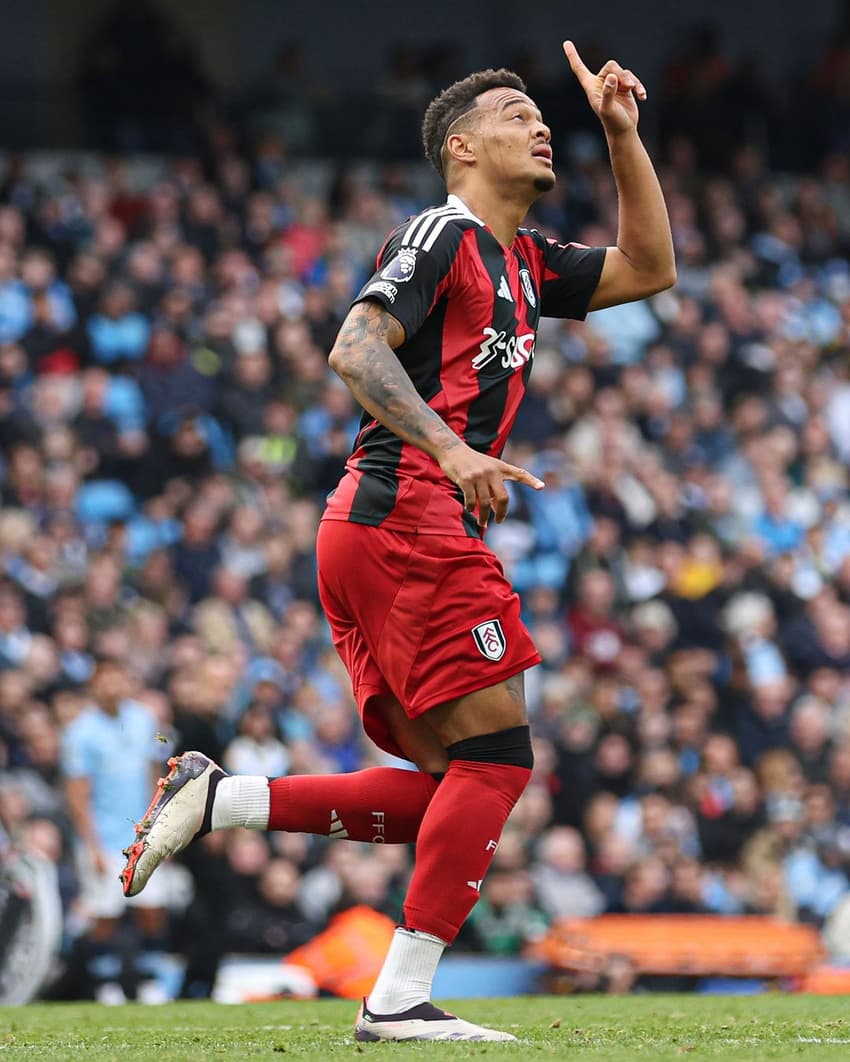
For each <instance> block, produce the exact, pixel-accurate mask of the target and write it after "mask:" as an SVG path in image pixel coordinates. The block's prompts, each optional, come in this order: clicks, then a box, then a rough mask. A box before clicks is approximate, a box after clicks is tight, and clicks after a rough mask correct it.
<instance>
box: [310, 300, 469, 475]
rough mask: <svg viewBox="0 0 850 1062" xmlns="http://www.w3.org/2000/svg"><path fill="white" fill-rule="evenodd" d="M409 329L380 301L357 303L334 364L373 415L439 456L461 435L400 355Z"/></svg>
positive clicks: (336, 347)
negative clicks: (416, 382)
mask: <svg viewBox="0 0 850 1062" xmlns="http://www.w3.org/2000/svg"><path fill="white" fill-rule="evenodd" d="M403 342H404V329H403V328H402V326H401V325H400V324H399V322H398V321H397V320H396V319H395V318H394V317H393V316H392V314H390V313H388V312H387V311H386V310H385V309H384V308H383V307H382V306H380V305H379V304H378V303H376V302H359V303H357V304H356V305H355V306H353V307H352V309H351V311H350V312H349V314H348V316H347V317H346V319H345V321H344V322H343V325H342V328H341V329H340V331H339V335H338V336H337V338H336V342H335V343H334V347H333V350H332V351H331V356H330V365H331V368H332V369H333V370H334V371H335V372H336V373H338V375H339V376H341V377H342V379H343V380H344V381H345V383H346V384H347V385H348V388H349V390H350V391H351V393H352V394H353V395H354V397H355V398H356V399H357V401H358V402H359V403H360V404H361V406H363V408H364V409H367V410H368V411H369V412H370V413H371V414H372V416H373V417H374V418H375V419H376V420H378V421H380V423H381V424H383V425H384V426H385V427H386V428H389V429H390V431H391V432H393V433H394V434H396V435H398V436H400V438H402V439H404V440H405V442H409V443H411V444H412V445H413V446H418V447H419V448H420V449H421V450H424V451H425V452H426V453H428V454H431V456H432V457H439V455H440V454H442V453H445V452H446V451H447V450H450V449H453V448H454V447H455V446H458V445H459V444H460V439H459V438H458V437H457V435H455V433H454V432H453V431H452V430H451V428H449V427H448V425H447V424H446V423H445V421H444V420H442V418H441V417H439V416H438V415H437V414H436V413H435V412H434V410H433V409H431V408H430V406H428V405H427V403H426V402H425V401H424V400H423V399H422V397H421V396H420V395H419V394H418V393H417V391H416V388H415V387H414V386H413V382H412V380H411V379H410V377H409V376H408V375H407V373H406V372H405V370H404V367H403V366H402V364H401V362H400V361H399V360H398V358H397V357H396V354H395V350H394V348H395V347H399V346H401V344H402V343H403Z"/></svg>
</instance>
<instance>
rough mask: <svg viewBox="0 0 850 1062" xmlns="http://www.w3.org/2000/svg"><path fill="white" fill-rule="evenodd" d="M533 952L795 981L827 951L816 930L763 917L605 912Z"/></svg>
mask: <svg viewBox="0 0 850 1062" xmlns="http://www.w3.org/2000/svg"><path fill="white" fill-rule="evenodd" d="M527 954H528V956H529V957H530V958H534V959H538V960H542V961H543V962H547V963H549V965H550V966H552V967H554V968H556V969H560V970H588V969H598V968H600V966H601V965H602V964H603V963H604V962H605V960H607V959H610V958H613V957H621V958H625V959H628V960H629V961H630V962H631V963H632V964H633V966H634V969H635V971H636V972H637V973H639V974H682V975H694V976H707V975H710V974H725V975H727V976H730V977H793V976H799V975H802V974H805V973H807V972H808V971H809V970H811V969H812V967H814V966H815V964H816V963H818V962H820V961H821V960H822V959H823V957H824V949H823V945H822V944H821V940H820V937H819V935H818V933H817V930H815V929H814V927H812V926H801V925H796V924H793V923H789V922H780V921H778V920H776V919H773V918H764V917H760V916H756V915H752V916H745V917H741V918H724V917H721V916H712V915H708V916H706V915H600V916H599V917H598V918H588V919H564V920H561V921H559V922H556V923H555V924H554V925H553V926H552V927H551V928H550V930H549V932H548V933H547V934H546V936H545V937H544V938H543V939H542V940H541V941H539V942H537V943H536V944H534V945H533V946H532V947H531V949H530V950H529V951H528V952H527Z"/></svg>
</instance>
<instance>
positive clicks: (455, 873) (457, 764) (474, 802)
mask: <svg viewBox="0 0 850 1062" xmlns="http://www.w3.org/2000/svg"><path fill="white" fill-rule="evenodd" d="M425 718H427V719H428V721H429V723H430V724H431V726H432V728H433V729H434V732H435V733H436V734H437V736H438V737H439V739H440V741H441V743H443V744H444V745H445V748H446V753H447V756H448V760H449V764H448V769H447V771H446V774H445V777H444V779H443V781H442V782H441V784H440V787H439V789H438V790H437V792H436V793H435V795H434V798H433V800H432V801H431V802H430V804H429V805H428V809H427V811H426V812H425V815H424V818H423V820H422V826H421V828H420V831H419V836H418V839H417V843H416V866H415V869H414V873H413V878H412V880H411V883H410V888H409V890H408V894H407V898H406V900H405V904H404V926H403V927H400V928H399V929H397V930H396V933H395V935H394V938H393V942H392V945H391V947H390V950H389V952H388V954H387V958H386V961H385V963H384V966H383V968H382V970H381V973H380V975H379V977H378V980H377V981H376V983H375V986H374V988H373V990H372V992H371V993H370V994H369V998H368V1000H367V1004H366V1008H365V1010H364V1015H363V1018H362V1019H361V1021H360V1025H359V1029H360V1031H361V1033H363V1034H364V1036H368V1035H369V1033H370V1032H371V1033H372V1034H373V1035H381V1037H382V1038H384V1036H385V1035H386V1032H387V1030H388V1029H389V1031H391V1032H397V1030H398V1029H401V1031H402V1032H404V1033H405V1034H409V1033H410V1032H411V1029H412V1028H415V1026H416V1024H417V1021H422V1020H423V1015H424V1014H425V1013H426V1012H427V1008H425V1011H422V1006H423V1004H426V1003H429V1002H430V996H431V985H432V982H433V978H434V974H435V972H436V969H437V964H438V962H439V960H440V957H441V956H442V953H443V950H444V948H445V947H446V946H447V945H448V944H451V943H452V942H453V941H454V939H455V937H456V936H457V933H458V931H459V930H460V927H461V926H462V925H463V923H464V922H465V921H466V918H467V916H468V914H469V912H470V911H471V910H472V907H473V906H474V905H475V903H476V902H477V900H478V896H479V891H480V888H481V881H482V879H483V878H484V876H485V874H486V873H487V870H488V868H489V866H490V863H491V861H492V858H493V855H494V854H495V851H496V848H497V847H498V843H499V838H500V837H501V833H502V828H503V826H504V824H505V821H506V820H507V817H508V815H509V814H510V812H511V810H512V809H513V807H514V805H515V804H516V802H517V800H518V799H519V797H520V795H521V794H522V792H523V790H524V789H525V786H526V784H527V782H528V779H529V777H530V775H531V767H532V751H531V740H530V734H529V728H528V723H527V718H526V710H525V700H524V696H523V686H522V675H516V676H514V677H512V678H510V679H508V680H506V681H505V682H502V683H500V684H498V685H497V686H493V687H490V688H488V689H484V690H478V691H476V692H474V693H471V694H468V695H466V696H464V697H460V698H457V699H455V700H453V701H450V702H447V703H446V704H443V705H439V706H437V707H436V708H433V709H431V710H430V711H429V712H428V713H427V714H426V716H425ZM420 1012H421V1013H420ZM428 1013H430V1014H431V1020H432V1021H436V1022H439V1020H440V1019H439V1014H440V1012H439V1011H436V1008H432V1010H431V1011H430V1012H428ZM411 1014H413V1018H412V1019H411V1016H410V1015H411ZM381 1018H383V1021H382V1020H381ZM424 1020H425V1021H426V1022H427V1020H428V1019H427V1018H425V1019H424ZM411 1021H413V1026H411ZM423 1028H425V1026H423Z"/></svg>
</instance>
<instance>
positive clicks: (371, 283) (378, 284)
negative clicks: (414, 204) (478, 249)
mask: <svg viewBox="0 0 850 1062" xmlns="http://www.w3.org/2000/svg"><path fill="white" fill-rule="evenodd" d="M417 220H418V219H416V218H414V220H413V221H412V222H408V223H407V224H405V225H403V226H402V227H401V228H399V229H396V231H395V232H394V233H392V235H391V236H390V238H389V239H388V240H387V242H386V243H385V244H384V246H383V248H382V250H381V253H380V254H379V255H378V262H377V270H376V272H375V273H374V274H373V275H372V277H371V278H370V279H369V280H368V281H367V283H366V284H364V285H363V287H362V288H361V290H360V292H359V293H358V295H357V296H356V298H355V299H354V300H353V302H352V305H354V303H358V302H360V301H361V300H362V299H374V300H375V302H379V303H380V304H381V305H382V306H383V307H384V309H385V310H388V311H389V312H390V313H391V314H392V315H393V317H395V319H396V320H397V321H398V322H399V324H400V325H401V326H402V328H404V338H405V342H407V341H408V340H410V339H412V338H413V336H414V335H415V334H416V333H417V332H418V331H419V329H420V328H421V327H422V324H423V322H424V321H425V318H426V317H427V316H428V313H429V312H430V310H431V307H432V306H433V305H434V302H435V300H436V298H437V296H438V294H439V293H440V292H441V291H442V290H443V289H444V288H445V287H446V284H447V277H448V273H449V271H450V270H451V267H452V263H453V262H454V258H455V255H456V254H457V249H458V247H459V246H460V241H461V238H462V236H463V231H462V229H461V228H460V227H459V226H458V225H455V224H450V225H445V226H443V227H442V229H441V231H440V232H439V234H438V238H437V239H436V240H435V241H433V242H431V241H429V242H430V246H429V249H428V250H427V251H426V250H425V249H424V248H423V247H422V246H416V245H415V243H414V242H412V241H411V240H410V239H409V238H406V234H407V233H409V232H411V231H412V230H413V229H414V228H415V226H416V222H417ZM417 242H418V241H417Z"/></svg>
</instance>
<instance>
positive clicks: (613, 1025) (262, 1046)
mask: <svg viewBox="0 0 850 1062" xmlns="http://www.w3.org/2000/svg"><path fill="white" fill-rule="evenodd" d="M449 1009H452V1008H451V1006H450V1008H449ZM355 1010H356V1007H355V1006H354V1005H352V1004H351V1003H342V1002H337V1001H328V1002H324V1001H322V1002H316V1003H290V1002H287V1003H263V1004H251V1005H244V1006H219V1005H216V1004H214V1003H172V1004H168V1005H166V1006H162V1007H142V1006H126V1007H102V1006H97V1005H96V1004H58V1003H54V1004H37V1005H34V1006H30V1007H21V1008H16V1009H11V1008H5V1009H0V1062H7V1060H9V1062H11V1060H12V1059H30V1060H35V1059H37V1060H39V1062H42V1060H43V1062H49V1060H50V1059H68V1060H69V1062H71V1060H77V1059H79V1060H83V1059H85V1060H86V1062H106V1060H110V1062H112V1060H114V1062H153V1060H157V1062H183V1060H186V1062H190V1060H192V1062H193V1060H196V1059H208V1058H209V1059H228V1060H233V1062H237V1060H241V1059H268V1060H269V1062H271V1060H275V1062H277V1060H280V1059H285V1058H291V1059H315V1060H319V1059H321V1060H324V1059H341V1058H351V1059H354V1058H355V1057H357V1058H360V1057H361V1056H367V1055H369V1054H370V1053H373V1054H377V1055H379V1056H380V1057H381V1058H382V1059H386V1058H387V1057H388V1056H389V1055H390V1054H392V1055H393V1056H398V1057H400V1058H416V1059H420V1058H421V1059H426V1058H434V1059H436V1058H440V1059H444V1058H448V1059H454V1058H481V1057H482V1056H484V1055H486V1056H487V1058H488V1059H493V1058H496V1057H499V1058H503V1057H504V1058H527V1059H541V1060H543V1059H570V1060H572V1059H584V1058H587V1059H605V1060H606V1062H625V1060H626V1059H649V1060H652V1062H658V1060H663V1059H682V1058H689V1059H704V1058H705V1059H708V1058H711V1059H719V1058H723V1059H727V1060H741V1062H744V1060H746V1062H760V1060H761V1059H848V1058H850V1008H848V1004H847V1000H845V999H842V998H837V997H832V998H824V997H812V996H781V995H766V996H758V997H734V998H729V997H719V996H654V995H653V996H629V997H613V996H606V997H600V996H582V997H564V996H560V997H552V996H546V997H530V998H517V999H501V1000H493V999H488V1000H464V1001H463V1002H462V1003H458V1004H457V1013H459V1014H461V1015H462V1016H463V1017H465V1018H469V1019H471V1020H473V1021H480V1022H484V1023H489V1024H492V1025H495V1026H498V1027H499V1028H502V1029H508V1030H509V1031H511V1032H513V1033H514V1034H515V1035H516V1036H518V1037H519V1038H520V1043H518V1044H453V1043H441V1044H362V1045H359V1044H356V1043H355V1042H354V1038H353V1034H352V1020H353V1017H354V1012H355Z"/></svg>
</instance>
